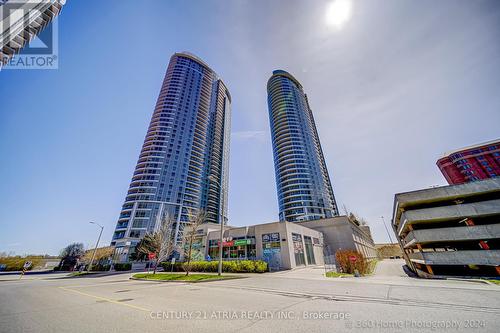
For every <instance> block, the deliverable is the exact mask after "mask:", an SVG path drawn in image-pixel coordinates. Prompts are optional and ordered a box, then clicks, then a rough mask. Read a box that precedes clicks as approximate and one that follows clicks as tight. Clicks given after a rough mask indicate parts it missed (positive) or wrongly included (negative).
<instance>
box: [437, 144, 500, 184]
mask: <svg viewBox="0 0 500 333" xmlns="http://www.w3.org/2000/svg"><path fill="white" fill-rule="evenodd" d="M436 164H437V166H438V167H439V169H440V170H441V172H442V173H443V175H444V177H445V178H446V180H447V181H448V184H450V185H454V184H463V183H468V182H472V181H476V180H481V179H487V178H493V177H498V176H500V140H495V141H490V142H486V143H482V144H478V145H475V146H471V147H466V148H463V149H459V150H455V151H453V152H451V153H448V154H446V155H445V156H444V157H442V158H440V159H439V160H438V161H437V163H436Z"/></svg>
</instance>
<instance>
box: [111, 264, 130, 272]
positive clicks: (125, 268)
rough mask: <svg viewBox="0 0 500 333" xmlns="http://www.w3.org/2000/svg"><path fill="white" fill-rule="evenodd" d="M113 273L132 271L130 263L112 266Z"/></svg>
mask: <svg viewBox="0 0 500 333" xmlns="http://www.w3.org/2000/svg"><path fill="white" fill-rule="evenodd" d="M114 267H115V271H130V270H131V269H132V264H131V263H122V264H120V263H117V264H115V265H114Z"/></svg>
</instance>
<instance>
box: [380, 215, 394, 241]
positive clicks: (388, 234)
mask: <svg viewBox="0 0 500 333" xmlns="http://www.w3.org/2000/svg"><path fill="white" fill-rule="evenodd" d="M380 218H381V219H382V222H383V223H384V227H385V231H387V236H389V240H390V241H391V244H394V243H393V242H392V238H391V234H390V233H389V229H387V225H386V224H385V220H384V217H383V216H381V217H380Z"/></svg>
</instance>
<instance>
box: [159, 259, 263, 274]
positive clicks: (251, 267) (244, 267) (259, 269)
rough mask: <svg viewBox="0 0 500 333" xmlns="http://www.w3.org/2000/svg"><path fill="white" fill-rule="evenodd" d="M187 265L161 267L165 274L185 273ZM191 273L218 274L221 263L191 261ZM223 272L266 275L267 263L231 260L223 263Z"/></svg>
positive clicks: (164, 264) (166, 264) (165, 263)
mask: <svg viewBox="0 0 500 333" xmlns="http://www.w3.org/2000/svg"><path fill="white" fill-rule="evenodd" d="M184 265H186V263H182V262H176V263H175V264H174V265H173V270H172V264H171V263H170V262H162V263H161V266H162V267H163V269H164V270H165V272H170V271H174V272H183V271H185V269H184V268H185V266H184ZM190 266H191V269H190V271H191V272H217V271H218V269H219V261H217V260H215V261H191V263H190ZM222 271H223V272H227V273H264V272H267V263H266V262H265V261H262V260H230V261H223V262H222Z"/></svg>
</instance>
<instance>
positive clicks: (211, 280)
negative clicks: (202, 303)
mask: <svg viewBox="0 0 500 333" xmlns="http://www.w3.org/2000/svg"><path fill="white" fill-rule="evenodd" d="M246 278H247V277H246V276H231V277H227V278H225V279H207V280H200V281H179V280H152V279H144V278H135V277H132V276H131V277H129V280H136V281H148V282H167V283H169V282H173V283H203V282H214V281H227V280H237V279H246Z"/></svg>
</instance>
